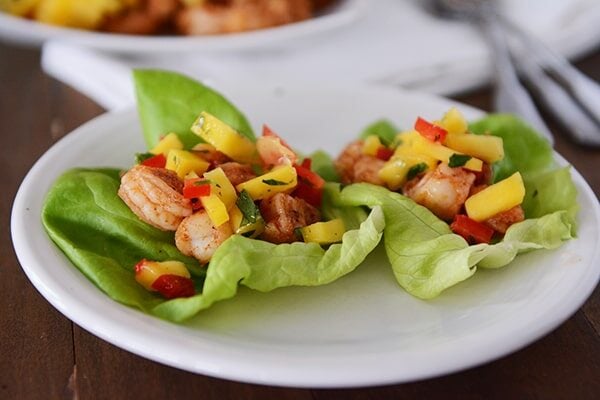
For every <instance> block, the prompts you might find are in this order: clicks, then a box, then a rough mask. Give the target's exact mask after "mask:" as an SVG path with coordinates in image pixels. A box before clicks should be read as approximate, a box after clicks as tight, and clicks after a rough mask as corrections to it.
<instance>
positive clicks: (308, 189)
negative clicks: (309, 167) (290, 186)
mask: <svg viewBox="0 0 600 400" xmlns="http://www.w3.org/2000/svg"><path fill="white" fill-rule="evenodd" d="M292 196H295V197H298V198H300V199H302V200H304V201H306V202H307V203H308V204H310V205H311V206H315V207H317V208H318V207H321V201H322V200H323V189H318V188H316V187H314V186H311V185H310V184H308V183H305V182H302V181H298V185H296V189H295V190H294V192H293V193H292Z"/></svg>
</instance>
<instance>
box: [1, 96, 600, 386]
mask: <svg viewBox="0 0 600 400" xmlns="http://www.w3.org/2000/svg"><path fill="white" fill-rule="evenodd" d="M357 87H358V88H360V89H359V90H370V91H374V92H378V91H382V90H383V91H386V92H395V93H398V94H399V96H420V97H421V98H423V99H429V100H432V99H435V100H436V101H444V102H448V101H450V102H452V103H457V102H455V101H452V100H448V99H443V98H441V97H438V96H434V95H429V94H423V93H418V92H411V91H398V90H395V89H388V88H385V89H384V88H374V87H372V86H366V85H357ZM317 90H318V89H317ZM334 90H335V89H334ZM461 107H462V106H461ZM464 107H465V108H469V109H471V110H476V109H474V108H473V107H470V106H467V105H464ZM479 111H480V110H479ZM127 118H129V119H133V118H137V116H136V114H135V109H133V108H131V109H128V110H124V111H119V112H110V113H105V114H103V115H100V116H98V117H96V118H94V119H92V120H90V121H88V122H87V123H85V124H83V125H82V126H80V127H79V128H77V129H75V130H74V131H72V132H71V133H69V134H67V135H65V136H64V137H63V138H61V139H60V140H59V141H58V142H56V143H55V144H53V145H52V146H51V147H50V148H49V149H48V150H47V151H46V152H45V153H44V155H43V156H42V157H40V159H39V160H38V161H36V163H35V164H34V165H33V166H32V167H31V169H30V171H29V172H28V173H27V175H26V177H25V178H24V180H23V182H22V184H21V185H20V187H19V190H18V192H17V194H16V196H15V199H14V204H13V208H12V212H11V235H12V241H13V246H14V248H15V253H16V254H17V258H18V260H19V263H20V265H21V267H22V269H23V270H24V272H25V273H26V275H27V276H28V278H29V279H30V281H31V282H32V283H33V284H34V286H35V287H36V289H37V290H38V291H39V292H40V293H41V294H42V295H43V297H44V298H46V300H48V301H49V302H50V303H51V304H52V305H53V306H54V307H55V308H57V309H58V310H59V311H60V312H61V313H62V314H63V315H65V316H66V317H67V318H69V319H71V320H72V321H73V322H75V323H77V324H78V325H80V326H81V327H82V328H83V329H85V330H88V331H89V332H91V333H92V334H94V335H96V336H98V337H100V338H102V339H103V340H106V341H107V342H109V343H112V344H113V345H115V346H117V347H120V348H123V349H125V350H127V351H130V352H132V353H135V354H137V355H140V356H142V357H144V358H148V359H151V360H154V361H157V362H159V363H162V364H166V365H169V366H172V367H175V368H180V369H184V370H188V371H191V372H195V373H200V374H204V375H209V376H214V377H219V378H225V379H232V380H236V381H242V382H249V383H257V384H265V385H273V386H293V387H321V388H332V387H359V386H372V385H382V384H391V383H400V382H408V381H414V380H417V379H425V378H430V377H434V376H439V375H443V374H447V373H451V372H456V371H460V370H463V369H467V368H472V367H474V366H477V365H480V364H483V363H486V362H489V361H492V360H495V359H497V358H499V357H502V356H504V355H506V354H509V353H512V352H513V351H516V350H518V349H520V348H522V347H525V346H526V345H528V344H530V343H532V342H533V341H535V340H537V339H539V338H540V337H542V336H543V335H545V334H547V333H549V332H550V331H552V330H553V329H555V328H556V327H557V326H558V325H560V324H561V323H563V322H564V321H565V320H566V319H567V318H569V317H570V316H571V315H572V314H574V313H575V312H576V311H577V310H578V309H579V308H580V307H581V305H582V304H583V303H584V302H585V301H586V300H587V298H588V297H589V295H590V294H591V293H592V291H593V290H594V288H595V287H596V285H597V283H598V279H599V278H600V268H595V269H593V268H588V269H587V270H586V272H587V273H588V274H591V277H590V278H591V279H586V280H585V282H584V288H583V290H579V291H577V293H576V296H575V298H576V300H575V301H572V302H571V304H570V305H569V306H568V307H563V308H562V309H559V311H560V312H558V314H555V315H554V316H553V318H551V319H548V320H544V321H543V323H542V324H538V325H537V326H536V328H535V329H533V330H530V331H527V332H525V334H524V335H522V336H521V337H520V338H518V339H513V340H512V341H506V342H503V343H501V344H500V347H498V346H496V347H495V348H494V350H491V349H488V351H487V352H485V351H482V352H479V353H477V354H476V355H475V356H472V357H470V358H468V359H467V362H465V359H461V361H454V362H445V363H441V362H440V363H438V364H436V365H435V366H434V368H429V370H428V371H422V370H419V369H418V368H416V369H415V372H414V373H413V374H412V375H411V374H407V375H403V376H402V377H398V376H397V375H395V374H394V373H393V372H392V373H388V374H387V375H386V374H383V375H380V376H378V377H377V378H374V377H373V376H371V375H368V374H367V375H365V376H360V375H359V374H357V373H356V371H355V372H354V373H351V374H347V373H346V374H344V375H337V376H336V377H335V378H331V377H329V378H325V377H324V376H321V377H319V376H316V375H315V374H308V375H303V376H294V377H290V376H288V377H287V378H285V377H284V376H282V375H281V374H278V375H277V377H276V378H273V375H271V374H270V373H269V374H267V373H265V372H264V371H263V373H262V374H258V375H253V374H249V373H248V371H247V370H244V365H252V364H254V361H256V360H253V359H252V358H250V359H245V358H244V357H247V356H248V354H246V353H244V354H241V355H240V354H237V355H236V357H238V356H239V357H241V359H240V360H241V361H243V362H242V363H241V367H240V366H237V367H231V366H228V367H225V368H224V367H223V366H219V365H216V364H214V363H211V362H200V361H198V362H197V363H195V364H189V363H188V362H186V361H184V360H179V359H174V358H169V357H166V356H165V355H164V354H160V355H156V354H152V353H149V347H147V344H145V343H134V342H131V340H130V341H128V342H127V341H125V342H124V341H123V339H122V338H119V335H122V334H123V333H122V332H123V331H125V332H127V331H129V330H130V328H128V327H126V326H120V323H122V322H123V321H125V320H127V319H128V318H133V319H134V320H135V321H136V322H138V323H140V324H142V326H145V327H146V328H148V330H149V332H155V331H156V329H158V330H159V331H162V330H163V329H165V328H166V329H167V331H169V332H175V333H176V332H179V333H181V331H182V330H186V329H188V328H186V327H185V326H181V325H175V324H172V323H169V322H165V321H162V320H160V319H158V318H156V317H152V316H149V315H146V314H143V313H141V312H139V311H137V310H134V309H131V308H129V307H127V306H123V305H121V304H119V303H117V302H115V301H114V300H112V299H110V298H109V297H108V296H107V295H105V294H104V293H103V292H101V291H100V290H97V288H96V287H95V286H94V285H93V284H91V282H89V281H88V280H87V278H85V277H83V274H82V273H81V272H80V271H79V270H77V269H76V268H72V270H73V272H74V273H76V274H78V275H80V276H81V278H83V279H84V280H85V281H86V282H88V284H89V285H91V286H92V287H93V288H95V289H96V292H98V293H97V294H99V295H100V296H101V299H103V300H100V301H101V302H103V303H104V302H106V301H108V302H110V304H111V307H112V306H114V307H116V311H117V314H118V315H117V316H118V319H117V320H113V318H112V316H111V317H110V318H109V317H108V316H100V317H99V318H100V320H101V321H105V320H108V322H109V325H108V326H104V327H102V326H100V327H99V326H97V325H95V324H93V323H90V322H89V317H88V318H83V317H82V316H81V314H80V313H81V312H82V310H85V309H86V304H75V307H74V308H73V304H70V303H68V302H65V299H64V298H61V296H57V295H56V293H57V291H56V287H54V291H52V290H51V289H52V288H50V287H49V286H48V281H44V279H42V278H43V273H45V272H46V271H43V270H42V271H41V272H42V274H40V271H38V270H36V268H32V267H31V266H30V263H31V262H36V261H35V259H34V258H35V257H34V256H33V255H31V254H28V253H27V252H26V248H24V244H23V243H27V242H26V239H27V232H26V230H25V225H24V224H19V223H20V222H22V219H23V217H24V216H23V215H22V213H23V212H24V210H25V208H26V207H27V202H26V193H27V188H28V186H30V185H31V181H34V180H35V179H34V176H35V174H36V173H37V171H38V170H41V169H42V168H43V166H44V164H45V163H47V162H49V160H52V158H53V156H54V155H55V154H60V153H61V152H62V151H63V149H64V148H68V146H69V145H70V143H71V142H76V141H77V140H79V139H80V137H83V136H85V135H86V134H87V131H89V130H93V129H98V128H97V127H98V126H104V125H111V124H115V123H117V121H120V120H126V119H127ZM557 155H558V154H557V153H555V157H556V156H557ZM558 158H559V159H561V160H562V161H563V162H564V158H562V157H561V156H560V155H558ZM572 172H573V177H574V180H575V181H576V183H577V184H578V189H579V190H580V196H582V195H584V194H585V196H586V197H587V198H594V199H595V194H594V193H593V191H592V189H591V188H590V187H589V185H588V184H587V182H586V181H585V180H584V179H583V177H582V176H581V175H580V174H579V172H578V171H577V170H576V169H575V168H572ZM594 204H595V207H593V210H592V212H593V213H594V215H595V219H596V220H597V221H598V220H600V205H598V202H597V201H596V202H595V203H594ZM38 219H39V215H38ZM46 240H47V241H49V242H50V243H51V241H50V239H49V238H47V237H46ZM51 245H52V246H54V244H53V243H51ZM25 247H26V246H25ZM55 250H56V251H59V250H57V249H55ZM59 252H60V251H59ZM599 255H600V252H599V248H598V247H596V248H595V249H594V251H593V254H592V256H591V258H590V259H591V264H594V263H595V264H599V263H598V260H599ZM63 257H64V255H63ZM67 262H68V260H67ZM50 283H51V284H50V286H52V285H53V284H55V282H50ZM61 291H62V292H63V294H64V293H66V294H67V295H69V296H72V294H71V293H69V292H68V291H66V292H65V290H64V288H59V290H58V292H61ZM76 300H80V299H79V298H76ZM80 303H84V302H80ZM87 308H89V307H87ZM88 314H89V312H88ZM92 319H94V318H92ZM472 335H475V333H473V334H472ZM209 344H210V343H209ZM496 345H497V343H496ZM383 357H385V355H384V356H383ZM446 359H448V357H446ZM271 369H272V370H278V369H281V366H276V367H274V368H271ZM284 369H285V368H284ZM275 372H276V371H275ZM283 373H284V375H285V372H283Z"/></svg>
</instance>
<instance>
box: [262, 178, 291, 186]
mask: <svg viewBox="0 0 600 400" xmlns="http://www.w3.org/2000/svg"><path fill="white" fill-rule="evenodd" d="M262 181H263V183H265V184H267V185H269V186H283V185H287V184H288V183H289V182H283V181H278V180H277V179H263V180H262Z"/></svg>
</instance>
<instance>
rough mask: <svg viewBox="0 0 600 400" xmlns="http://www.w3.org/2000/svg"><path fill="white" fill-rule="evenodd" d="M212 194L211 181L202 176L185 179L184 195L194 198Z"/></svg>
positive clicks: (187, 197)
mask: <svg viewBox="0 0 600 400" xmlns="http://www.w3.org/2000/svg"><path fill="white" fill-rule="evenodd" d="M209 195H210V183H208V182H206V180H203V179H200V178H191V179H186V180H184V181H183V197H185V198H186V199H194V198H198V197H202V196H209Z"/></svg>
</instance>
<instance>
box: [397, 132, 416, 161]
mask: <svg viewBox="0 0 600 400" xmlns="http://www.w3.org/2000/svg"><path fill="white" fill-rule="evenodd" d="M416 137H421V134H420V133H419V132H417V131H415V130H413V131H406V132H401V133H399V134H398V135H396V140H395V141H394V142H395V143H397V147H396V151H395V152H394V155H401V154H414V150H413V147H414V143H415V138H416Z"/></svg>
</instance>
